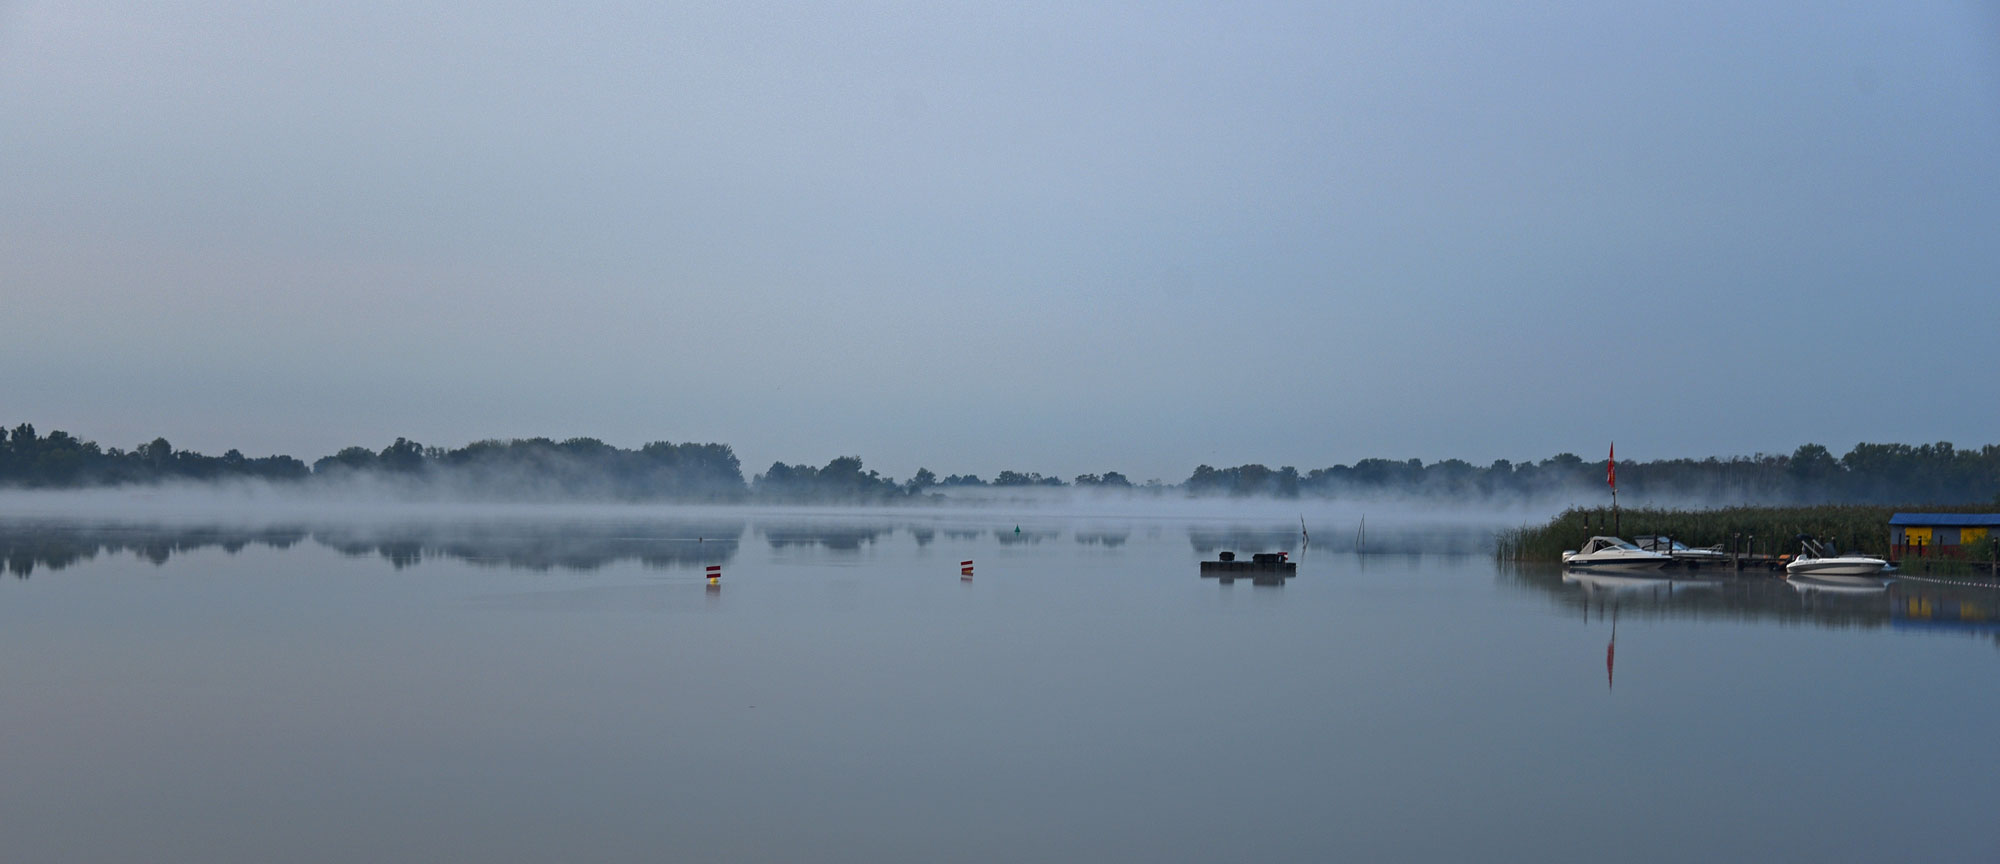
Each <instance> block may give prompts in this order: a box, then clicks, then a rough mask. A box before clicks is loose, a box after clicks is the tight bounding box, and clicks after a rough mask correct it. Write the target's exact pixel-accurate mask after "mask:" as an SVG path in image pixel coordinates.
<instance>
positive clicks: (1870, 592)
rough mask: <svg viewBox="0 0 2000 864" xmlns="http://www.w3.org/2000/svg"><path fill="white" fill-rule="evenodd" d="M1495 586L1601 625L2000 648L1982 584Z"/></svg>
mask: <svg viewBox="0 0 2000 864" xmlns="http://www.w3.org/2000/svg"><path fill="white" fill-rule="evenodd" d="M1667 572H1668V573H1671V572H1672V571H1667ZM1687 575H1689V576H1691V575H1693V574H1687ZM1499 580H1500V582H1501V584H1503V585H1507V586H1511V587H1513V588H1516V589H1519V590H1521V591H1527V592H1532V593H1536V594H1540V595H1542V596H1544V597H1545V598H1547V599H1548V601H1549V602H1550V603H1551V604H1552V605H1553V606H1555V607H1556V608H1558V609H1560V610H1563V613H1564V614H1565V615H1579V614H1580V615H1582V616H1583V617H1585V618H1593V619H1605V620H1607V621H1608V619H1609V617H1610V615H1611V613H1612V611H1613V610H1614V609H1615V610H1616V611H1617V614H1618V615H1619V616H1621V617H1624V618H1632V617H1638V618H1640V619H1690V618H1699V619H1720V620H1732V621H1741V622H1753V621H1767V622H1771V623H1776V624H1784V625H1797V624H1808V625H1814V626H1819V627H1825V628H1830V629H1840V630H1847V629H1877V628H1887V627H1895V628H1897V629H1904V628H1911V629H1923V630H1931V631H1936V632H1945V633H1956V634H1960V635H1967V636H1974V637H1977V638H1985V639H1991V640H1993V643H1994V645H1995V646H1996V647H2000V588H1996V587H1993V586H1990V585H1986V584H1973V583H1967V584H1946V583H1940V582H1931V581H1926V580H1919V579H1915V578H1910V577H1907V576H1906V577H1904V578H1901V579H1897V580H1895V581H1892V582H1889V583H1888V584H1886V585H1885V584H1879V582H1878V584H1874V585H1842V584H1837V583H1818V582H1808V581H1806V580H1802V579H1797V578H1793V579H1781V578H1772V577H1771V576H1770V575H1768V574H1765V573H1763V572H1756V573H1751V572H1745V573H1743V574H1742V575H1740V576H1734V575H1718V576H1716V577H1714V578H1706V579H1704V578H1685V577H1675V578H1668V577H1667V574H1666V573H1631V572H1623V573H1605V572H1590V571H1582V570H1577V569H1573V568H1572V569H1567V570H1566V569H1565V568H1563V567H1561V566H1559V565H1555V566H1551V565H1517V566H1504V567H1502V568H1501V569H1500V574H1499ZM1627 623H1628V624H1629V623H1630V622H1627Z"/></svg>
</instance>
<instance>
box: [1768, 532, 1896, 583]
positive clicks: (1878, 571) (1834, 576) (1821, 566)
mask: <svg viewBox="0 0 2000 864" xmlns="http://www.w3.org/2000/svg"><path fill="white" fill-rule="evenodd" d="M1798 540H1799V554H1798V557H1796V558H1793V559H1792V560H1791V562H1790V563H1788V564H1786V565H1785V578H1787V579H1804V580H1808V581H1812V582H1819V583H1823V584H1829V585H1852V586H1857V587H1865V586H1869V585H1881V584H1883V580H1884V578H1885V577H1884V576H1883V575H1882V568H1884V567H1887V566H1889V562H1887V561H1884V560H1882V559H1880V558H1876V557H1874V556H1872V555H1841V554H1838V553H1837V552H1835V551H1834V550H1832V549H1828V548H1827V547H1825V546H1821V545H1820V544H1819V541H1817V540H1814V539H1813V538H1812V536H1811V535H1809V534H1800V535H1799V537H1798Z"/></svg>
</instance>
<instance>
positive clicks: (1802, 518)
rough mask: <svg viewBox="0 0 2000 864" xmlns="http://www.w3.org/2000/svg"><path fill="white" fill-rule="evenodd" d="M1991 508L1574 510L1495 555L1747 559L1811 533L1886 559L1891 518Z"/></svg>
mask: <svg viewBox="0 0 2000 864" xmlns="http://www.w3.org/2000/svg"><path fill="white" fill-rule="evenodd" d="M1992 509H1993V505H1991V504H1978V505H1959V506H1937V505H1925V506H1903V507H1876V506H1868V505H1824V506H1813V507H1722V508H1718V509H1713V510H1659V509H1650V508H1640V509H1629V508H1620V509H1619V511H1618V514H1617V518H1616V520H1615V522H1614V519H1613V516H1612V512H1611V508H1610V507H1572V508H1570V509H1568V510H1564V511H1563V512H1562V513H1561V514H1560V515H1558V516H1556V517H1555V518H1554V519H1551V520H1550V521H1549V523H1548V524H1546V525H1540V526H1523V527H1521V528H1517V529H1515V530H1512V531H1506V532H1502V533H1501V535H1500V539H1499V543H1498V547H1497V552H1498V555H1499V557H1500V558H1501V559H1502V560H1508V561H1559V560H1561V559H1562V553H1563V551H1564V550H1566V549H1576V548H1579V547H1581V546H1582V545H1583V543H1584V541H1586V540H1588V539H1590V538H1591V537H1593V536H1596V535H1599V534H1616V535H1617V536H1620V537H1625V538H1628V539H1629V538H1633V537H1643V536H1651V535H1655V534H1664V535H1666V536H1668V537H1672V538H1673V539H1675V540H1678V541H1680V542H1682V543H1685V544H1687V545H1689V546H1713V545H1715V544H1718V543H1719V544H1722V545H1723V548H1725V549H1728V548H1731V547H1732V545H1733V546H1734V547H1735V548H1737V549H1739V550H1741V551H1745V552H1759V553H1765V554H1782V553H1787V552H1797V551H1798V544H1797V543H1794V542H1792V538H1793V537H1795V536H1797V535H1800V534H1811V535H1813V536H1815V537H1818V538H1820V539H1821V540H1831V541H1834V542H1835V543H1838V544H1839V546H1840V549H1841V550H1842V551H1853V552H1860V553H1863V554H1868V555H1881V556H1886V555H1887V554H1888V552H1889V517H1890V516H1891V515H1893V514H1895V513H1899V512H1904V513H1909V512H1917V513H1971V512H1985V511H1990V510H1992Z"/></svg>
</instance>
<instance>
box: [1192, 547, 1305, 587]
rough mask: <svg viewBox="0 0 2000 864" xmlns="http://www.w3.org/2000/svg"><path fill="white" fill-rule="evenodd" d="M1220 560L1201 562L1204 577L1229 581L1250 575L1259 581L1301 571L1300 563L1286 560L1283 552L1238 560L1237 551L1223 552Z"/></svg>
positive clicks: (1289, 575) (1284, 577) (1283, 577)
mask: <svg viewBox="0 0 2000 864" xmlns="http://www.w3.org/2000/svg"><path fill="white" fill-rule="evenodd" d="M1221 557H1222V560H1220V561H1203V562H1201V575H1202V578H1204V579H1208V578H1217V579H1222V580H1224V581H1228V580H1231V579H1234V578H1236V577H1237V576H1249V577H1251V578H1253V579H1256V580H1258V581H1260V582H1261V581H1263V580H1264V579H1266V578H1277V579H1290V578H1291V577H1293V576H1295V575H1297V574H1298V572H1299V565H1298V564H1297V563H1295V562H1292V561H1289V560H1286V558H1287V556H1286V555H1285V553H1283V552H1262V553H1258V554H1256V555H1252V556H1250V560H1248V561H1238V560H1236V555H1235V553H1232V552H1224V553H1222V556H1221Z"/></svg>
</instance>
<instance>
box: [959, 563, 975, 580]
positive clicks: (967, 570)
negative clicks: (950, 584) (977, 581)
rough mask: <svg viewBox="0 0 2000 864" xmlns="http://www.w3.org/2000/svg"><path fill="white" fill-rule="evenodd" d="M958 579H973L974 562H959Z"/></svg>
mask: <svg viewBox="0 0 2000 864" xmlns="http://www.w3.org/2000/svg"><path fill="white" fill-rule="evenodd" d="M958 578H960V579H970V578H972V562H971V561H960V562H958Z"/></svg>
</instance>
